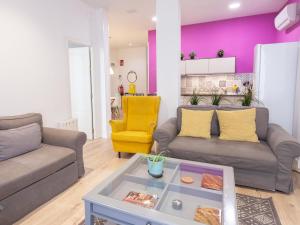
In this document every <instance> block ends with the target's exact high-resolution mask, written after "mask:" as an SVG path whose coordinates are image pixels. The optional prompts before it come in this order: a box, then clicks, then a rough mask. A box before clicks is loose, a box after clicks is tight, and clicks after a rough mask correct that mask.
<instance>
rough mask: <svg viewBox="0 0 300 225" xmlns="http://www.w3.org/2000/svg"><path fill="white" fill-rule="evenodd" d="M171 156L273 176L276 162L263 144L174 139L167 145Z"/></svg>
mask: <svg viewBox="0 0 300 225" xmlns="http://www.w3.org/2000/svg"><path fill="white" fill-rule="evenodd" d="M168 148H169V150H170V154H171V156H172V157H175V158H181V159H186V160H193V161H199V162H207V163H212V164H220V165H225V166H231V167H234V168H239V169H247V170H248V169H249V170H255V171H264V172H270V173H276V171H277V159H276V156H275V155H274V154H273V152H272V150H271V149H270V147H269V146H268V145H267V144H266V143H265V142H261V143H251V142H238V141H223V140H220V139H218V138H217V137H213V138H212V139H210V140H207V139H201V138H192V137H176V138H175V139H174V140H173V141H172V142H171V143H170V144H169V146H168Z"/></svg>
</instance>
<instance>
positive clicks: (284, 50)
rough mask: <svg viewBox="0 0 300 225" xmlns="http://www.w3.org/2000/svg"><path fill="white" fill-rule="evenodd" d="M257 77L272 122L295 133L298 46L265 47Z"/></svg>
mask: <svg viewBox="0 0 300 225" xmlns="http://www.w3.org/2000/svg"><path fill="white" fill-rule="evenodd" d="M258 52H260V57H257V58H260V66H259V74H258V76H257V79H259V81H258V85H259V86H258V90H259V100H260V101H261V102H262V103H263V104H264V105H265V106H266V107H267V108H268V109H269V111H270V122H271V123H277V124H279V125H280V126H282V127H283V128H284V129H285V130H287V131H288V132H289V133H290V134H292V130H293V117H294V106H295V90H296V80H297V79H296V78H297V59H298V45H297V43H283V44H270V45H262V46H261V48H260V51H259V50H258Z"/></svg>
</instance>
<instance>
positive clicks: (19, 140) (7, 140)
mask: <svg viewBox="0 0 300 225" xmlns="http://www.w3.org/2000/svg"><path fill="white" fill-rule="evenodd" d="M41 142H42V134H41V127H40V125H38V124H37V123H33V124H30V125H26V126H23V127H18V128H14V129H9V130H0V161H2V160H6V159H9V158H12V157H15V156H18V155H21V154H24V153H26V152H29V151H32V150H35V149H38V148H39V147H40V146H41Z"/></svg>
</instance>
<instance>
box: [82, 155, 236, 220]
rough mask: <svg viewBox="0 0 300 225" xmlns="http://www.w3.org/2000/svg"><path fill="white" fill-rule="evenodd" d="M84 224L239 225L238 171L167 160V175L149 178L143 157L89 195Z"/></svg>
mask: <svg viewBox="0 0 300 225" xmlns="http://www.w3.org/2000/svg"><path fill="white" fill-rule="evenodd" d="M84 204H85V225H92V224H93V222H94V219H95V218H101V219H103V221H107V222H103V224H105V225H106V224H109V225H111V224H119V225H199V224H200V225H201V224H208V225H210V224H214V225H215V224H216V225H218V224H222V225H237V224H238V222H237V211H236V200H235V183H234V173H233V168H231V167H226V166H219V165H212V164H206V163H198V162H192V161H186V160H180V159H173V158H167V159H166V161H165V166H164V174H163V176H162V177H161V178H153V177H151V176H150V175H149V174H148V169H147V161H146V160H145V159H144V156H143V155H140V154H137V155H135V156H133V157H132V158H131V159H130V160H129V161H128V162H127V163H126V164H125V166H124V167H123V168H121V169H120V170H118V171H117V172H115V173H114V174H113V175H111V176H110V177H109V178H107V179H106V180H105V181H104V182H102V183H101V184H99V185H98V186H96V187H95V188H94V189H93V190H92V191H91V192H89V193H88V194H87V195H85V196H84Z"/></svg>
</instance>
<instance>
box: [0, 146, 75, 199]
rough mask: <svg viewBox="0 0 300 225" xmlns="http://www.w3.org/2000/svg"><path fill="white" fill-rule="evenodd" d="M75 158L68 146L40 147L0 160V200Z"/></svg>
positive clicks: (55, 170) (64, 165)
mask: <svg viewBox="0 0 300 225" xmlns="http://www.w3.org/2000/svg"><path fill="white" fill-rule="evenodd" d="M75 160H76V155H75V151H74V150H72V149H69V148H63V147H57V146H51V145H43V146H42V147H41V148H40V149H37V150H34V151H32V152H29V153H27V154H24V155H21V156H17V157H14V158H11V159H8V160H5V161H2V162H0V200H2V199H4V198H6V197H7V196H9V195H11V194H13V193H15V192H17V191H19V190H21V189H23V188H25V187H27V186H29V185H31V184H33V183H35V182H37V181H39V180H41V179H43V178H45V177H47V176H49V175H50V174H53V173H55V172H57V171H59V170H60V169H62V168H64V167H66V166H68V165H69V164H71V163H73V162H74V161H75Z"/></svg>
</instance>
